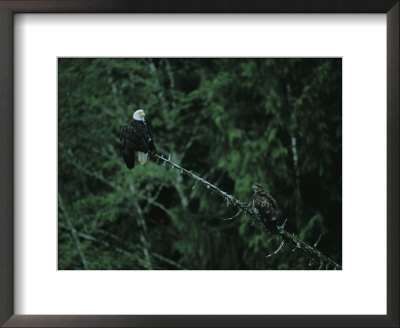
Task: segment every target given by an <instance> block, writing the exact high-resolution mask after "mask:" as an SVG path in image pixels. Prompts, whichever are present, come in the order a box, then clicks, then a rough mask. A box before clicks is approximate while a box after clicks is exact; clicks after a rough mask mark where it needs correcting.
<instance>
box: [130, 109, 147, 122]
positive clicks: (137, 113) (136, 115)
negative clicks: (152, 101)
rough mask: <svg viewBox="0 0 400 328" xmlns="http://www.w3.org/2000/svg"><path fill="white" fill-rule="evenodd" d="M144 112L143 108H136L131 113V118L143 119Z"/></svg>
mask: <svg viewBox="0 0 400 328" xmlns="http://www.w3.org/2000/svg"><path fill="white" fill-rule="evenodd" d="M145 116H146V115H145V113H144V110H143V109H138V110H137V111H135V112H134V113H133V119H134V120H136V121H144V117H145Z"/></svg>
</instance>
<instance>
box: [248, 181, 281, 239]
mask: <svg viewBox="0 0 400 328" xmlns="http://www.w3.org/2000/svg"><path fill="white" fill-rule="evenodd" d="M252 188H253V190H254V195H253V209H254V210H255V211H256V212H257V213H258V214H259V215H260V217H261V219H262V221H263V222H264V224H265V225H266V227H267V228H268V229H269V230H270V231H273V232H276V230H277V227H278V204H277V202H276V200H275V199H274V198H273V197H272V196H271V195H270V194H269V193H267V192H266V191H265V190H264V188H263V186H262V185H260V184H258V183H256V184H254V185H253V186H252Z"/></svg>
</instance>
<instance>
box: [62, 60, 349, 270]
mask: <svg viewBox="0 0 400 328" xmlns="http://www.w3.org/2000/svg"><path fill="white" fill-rule="evenodd" d="M341 265H342V59H341V58H59V59H58V269H59V270H341V269H342V266H341Z"/></svg>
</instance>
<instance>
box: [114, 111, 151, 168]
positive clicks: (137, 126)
mask: <svg viewBox="0 0 400 328" xmlns="http://www.w3.org/2000/svg"><path fill="white" fill-rule="evenodd" d="M144 117H145V114H144V110H143V109H138V110H136V111H135V112H134V113H133V120H131V121H130V122H129V123H127V124H123V125H121V132H120V139H121V144H122V156H123V158H124V161H125V164H126V166H127V167H128V169H133V168H134V167H135V155H136V156H137V159H138V162H139V164H142V165H143V164H145V163H146V161H147V158H148V155H149V152H156V147H155V145H154V140H153V134H152V131H151V126H150V122H148V121H145V120H144Z"/></svg>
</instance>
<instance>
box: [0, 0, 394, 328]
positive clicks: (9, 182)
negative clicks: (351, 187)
mask: <svg viewBox="0 0 400 328" xmlns="http://www.w3.org/2000/svg"><path fill="white" fill-rule="evenodd" d="M399 8H400V5H399V1H398V0H270V1H265V0H202V1H199V0H198V1H194V0H193V1H188V0H89V1H79V0H78V1H77V0H59V1H55V0H35V1H32V0H28V1H19V0H8V1H7V0H0V324H3V325H4V327H164V326H171V327H199V326H206V327H241V326H246V327H399V202H398V199H399V92H398V90H399ZM16 13H385V14H386V16H387V315H343V316H342V315H326V316H324V315H301V316H298V315H290V316H282V315H268V316H264V315H254V316H242V315H240V316H229V315H213V316H201V315H194V316H187V315H182V316H179V315H168V316H165V315H160V316H155V315H149V316H143V315H132V316H130V315H118V316H111V315H110V316H101V315H100V316H99V315H93V316H90V315H34V316H32V315H14V310H13V302H14V299H13V283H14V281H13V276H14V272H13V207H14V204H13V199H14V197H13V192H14V188H13V175H14V171H13V164H14V163H13V152H14V149H13V140H14V139H13V132H14V129H13V124H14V121H13V28H14V26H13V25H14V24H13V17H14V14H16ZM366 270H368V268H366ZM365 287H366V288H368V286H365Z"/></svg>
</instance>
